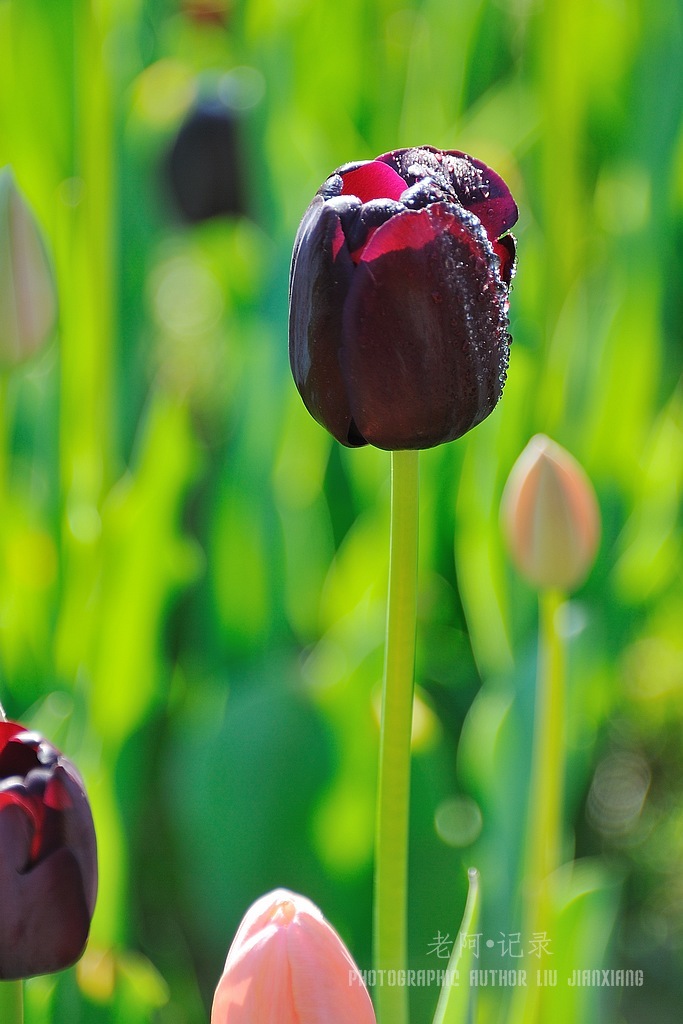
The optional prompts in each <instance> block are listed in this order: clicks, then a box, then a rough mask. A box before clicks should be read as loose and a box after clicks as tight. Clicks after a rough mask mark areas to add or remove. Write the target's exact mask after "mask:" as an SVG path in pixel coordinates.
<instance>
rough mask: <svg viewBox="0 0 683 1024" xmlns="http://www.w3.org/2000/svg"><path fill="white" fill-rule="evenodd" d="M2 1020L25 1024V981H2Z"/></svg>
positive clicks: (11, 1023) (0, 1013) (5, 1022)
mask: <svg viewBox="0 0 683 1024" xmlns="http://www.w3.org/2000/svg"><path fill="white" fill-rule="evenodd" d="M0 1021H2V1024H24V983H23V981H0Z"/></svg>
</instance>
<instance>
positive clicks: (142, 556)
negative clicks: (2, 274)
mask: <svg viewBox="0 0 683 1024" xmlns="http://www.w3.org/2000/svg"><path fill="white" fill-rule="evenodd" d="M681 54H683V7H682V5H681V3H680V0H659V2H657V3H651V2H649V0H572V2H571V3H561V2H559V0H545V2H543V0H535V2H534V0H513V2H508V3H503V2H502V0H421V2H410V0H404V2H398V0H377V2H374V3H373V2H363V0H346V2H345V4H344V5H343V7H340V5H338V4H335V5H332V4H326V3H323V2H320V0H243V2H239V0H233V2H231V0H214V2H211V0H186V2H185V3H181V0H99V2H95V0H0V166H4V165H6V164H11V166H12V167H13V170H14V173H15V176H16V180H17V183H18V185H19V187H20V188H21V190H22V191H23V193H24V195H25V196H26V198H27V199H28V201H29V202H30V204H31V206H32V208H33V210H34V212H35V214H36V216H37V218H38V219H39V221H40V223H41V226H42V228H43V230H44V232H45V235H46V239H47V243H48V247H49V251H50V254H51V258H52V260H53V263H54V267H55V272H56V277H57V284H58V289H59V304H60V317H59V326H58V330H57V332H56V336H55V337H54V338H53V339H52V341H51V342H50V344H49V345H48V346H47V347H46V348H45V349H44V350H43V351H42V352H41V353H40V354H38V355H37V356H35V357H33V358H32V359H31V360H30V361H27V362H25V363H24V364H23V365H21V366H19V367H17V368H15V369H13V370H11V371H7V372H4V374H3V378H2V404H3V408H2V432H1V434H0V673H1V677H0V685H1V687H2V699H3V702H4V704H5V706H6V709H7V712H8V715H9V716H10V717H13V718H18V719H21V720H23V721H26V722H28V723H30V724H31V725H34V726H36V727H38V728H40V729H42V730H43V731H44V732H45V733H46V734H48V735H49V737H50V738H51V739H52V740H53V741H54V742H55V743H57V744H58V745H60V746H61V747H62V749H64V750H65V752H67V753H68V754H69V756H71V757H72V759H73V760H74V761H76V762H77V763H78V765H79V766H80V768H81V770H82V772H83V774H84V776H85V778H86V782H87V786H88V790H89V794H90V796H91V800H92V804H93V810H94V815H95V820H96V825H97V828H98V835H99V843H100V866H101V884H100V896H99V902H98V907H97V911H96V915H95V919H94V922H93V929H92V938H91V943H90V947H89V951H88V953H87V955H86V957H85V959H84V960H83V961H82V963H81V965H80V967H79V968H78V969H77V970H76V969H73V970H71V971H68V972H66V973H65V974H63V975H61V976H59V977H50V978H39V979H34V980H33V981H31V982H30V983H29V984H28V986H27V1010H26V1016H27V1024H63V1022H66V1021H67V1020H68V1021H69V1024H108V1022H112V1024H114V1022H117V1024H137V1022H141V1024H142V1022H146V1021H154V1022H158V1024H199V1022H201V1021H205V1020H206V1019H207V1012H208V1011H207V1007H208V1005H209V1004H210V1000H211V996H212V992H213V987H214V985H215V983H216V981H217V979H218V976H219V973H220V970H221V967H222V963H223V960H224V958H225V953H226V950H227V947H228V945H229V942H230V940H231V938H232V935H233V933H234V930H235V928H236V926H237V924H238V922H239V919H240V918H241V916H242V914H243V912H244V911H245V909H246V908H247V906H248V905H249V903H250V902H251V901H252V900H253V899H254V898H256V897H257V896H258V895H260V894H261V893H263V892H265V891H267V890H268V889H270V888H273V887H275V886H278V885H285V886H288V887H290V888H293V889H295V890H298V891H300V892H302V893H305V894H306V895H307V896H309V897H310V898H312V899H313V900H314V901H316V902H317V903H318V904H319V905H320V906H321V908H322V909H323V911H324V913H325V914H326V916H327V917H328V918H329V919H330V920H331V921H332V922H333V923H334V925H335V926H336V927H337V929H338V930H339V931H340V932H341V933H342V935H343V936H344V938H345V940H346V941H347V943H348V944H349V946H350V948H351V950H352V952H353V954H354V956H355V958H356V960H357V962H358V964H359V965H360V966H361V967H362V968H369V967H370V918H371V887H372V832H373V814H374V799H375V771H376V747H377V736H378V729H377V698H378V683H379V680H380V677H381V670H382V643H383V629H384V622H383V616H384V603H385V592H386V572H387V547H388V539H387V526H388V470H389V462H388V456H387V455H386V453H383V452H378V451H376V450H370V449H363V450H358V451H348V450H345V449H341V448H340V447H339V446H338V445H337V444H336V443H334V442H332V441H331V439H330V438H329V437H328V436H327V435H326V433H325V432H324V431H323V430H322V429H321V428H320V427H318V426H317V425H316V424H315V423H314V422H313V421H312V420H311V419H310V418H309V417H308V415H307V413H306V412H305V410H304V407H303V405H302V403H301V401H300V399H299V397H298V395H297V394H296V391H295V389H294V386H293V384H292V382H291V380H290V377H289V369H288V360H287V278H288V268H289V258H290V252H291V245H292V241H293V238H294V234H295V232H296V228H297V225H298V222H299V219H300V217H301V215H302V213H303V211H304V209H305V207H306V205H307V204H308V202H309V200H310V198H311V196H312V195H313V193H314V192H315V190H316V189H317V188H318V186H319V185H320V183H321V182H322V180H323V179H324V178H325V177H327V175H328V174H329V173H330V172H331V171H332V170H333V169H334V168H335V167H336V166H338V165H339V164H341V163H344V162H347V161H349V160H355V159H361V158H369V157H372V156H374V155H375V154H377V153H381V152H384V151H386V150H388V149H393V148H398V147H405V146H409V145H417V144H423V143H428V144H431V145H434V146H437V147H440V148H445V149H448V148H452V149H460V150H465V151H467V152H470V153H472V154H473V155H475V156H476V157H478V158H479V159H482V160H484V161H486V162H488V163H489V164H491V165H492V166H493V167H494V168H495V169H496V170H497V171H498V172H499V173H500V174H502V176H503V177H504V178H505V179H506V180H507V181H508V183H509V184H510V187H511V189H512V191H513V194H514V195H515V196H516V198H517V200H518V203H519V207H520V221H519V225H518V228H517V229H516V234H517V237H518V241H519V271H518V276H517V278H516V281H515V284H514V289H513V293H512V308H511V320H512V333H513V337H514V344H513V349H512V356H511V365H510V372H509V376H508V383H507V386H506V389H505V393H504V397H503V400H502V402H501V403H500V405H499V407H498V408H497V409H496V411H495V412H494V413H493V415H492V416H491V417H490V418H489V419H488V420H486V421H485V423H483V424H482V425H481V426H479V427H478V428H476V430H474V431H473V432H472V433H471V434H470V435H469V436H468V437H466V438H464V439H462V440H460V441H458V442H455V443H453V444H451V445H448V446H445V447H442V448H439V449H435V450H432V451H429V452H426V453H425V454H424V455H423V457H422V460H421V472H422V481H421V488H422V495H421V496H422V505H421V550H420V619H419V624H418V629H419V632H418V655H417V682H418V696H419V700H418V718H417V723H416V730H415V739H414V775H413V811H412V822H411V828H412V832H411V891H410V909H411V921H410V937H411V966H414V967H416V968H424V969H427V968H430V967H432V966H436V967H444V966H445V961H439V962H438V963H437V962H436V959H437V958H435V956H434V955H433V942H434V939H435V937H436V936H437V934H439V933H440V934H441V936H444V935H448V936H449V937H450V940H451V946H452V941H453V940H454V939H455V936H456V933H457V928H458V923H459V920H460V916H461V913H462V907H463V904H464V898H465V889H466V870H465V869H466V868H467V867H468V866H469V865H470V864H476V865H477V866H479V868H480V869H481V871H482V876H483V878H482V885H483V893H484V917H483V921H482V932H483V934H485V935H489V934H490V935H491V936H493V937H494V938H495V939H496V941H498V940H499V938H500V936H501V935H502V936H503V937H505V936H509V935H511V934H513V933H516V932H519V928H520V925H519V921H518V910H517V906H516V896H517V892H516V878H517V875H518V862H519V849H520V841H521V835H522V829H523V819H524V813H525V793H526V786H527V779H528V771H529V767H528V761H529V753H528V752H529V742H530V735H531V720H530V716H531V708H532V695H533V683H534V671H535V669H534V662H535V645H536V604H535V595H534V594H533V592H532V591H531V590H530V589H529V587H528V586H527V585H525V584H524V583H523V582H522V581H521V580H520V579H519V578H518V577H517V576H516V575H515V573H514V572H513V570H512V569H511V567H510V565H509V561H508V559H507V556H506V554H505V551H504V550H503V547H502V544H501V539H500V531H499V526H498V506H499V501H500V495H501V491H502V488H503V485H504V482H505V479H506V476H507V474H508V472H509V470H510V467H511V465H512V463H513V462H514V460H515V459H516V457H517V455H518V454H519V452H520V451H521V450H522V448H523V447H524V445H525V444H526V442H527V441H528V439H529V437H530V436H531V435H532V434H533V433H536V432H538V431H542V432H545V433H547V434H549V435H550V436H552V437H553V438H554V439H555V440H556V441H558V442H560V443H561V444H563V445H565V446H566V447H567V448H569V450H570V451H571V452H572V453H573V454H574V455H575V456H576V457H577V458H578V459H579V460H580V461H581V462H582V463H583V465H584V466H585V468H586V469H587V471H588V472H589V474H590V476H591V478H592V480H593V482H594V484H595V487H596V490H597V492H598V496H599V500H600V504H601V510H602V516H603V539H602V545H601V550H600V555H599V559H598V563H597V565H596V567H595V570H594V571H593V573H592V576H591V577H590V579H589V581H588V582H587V584H586V585H585V586H584V587H583V588H582V590H581V591H580V592H579V593H577V594H576V595H574V596H573V598H572V601H571V603H570V606H569V608H568V609H566V611H567V614H566V616H565V621H566V626H567V635H568V645H569V657H570V708H569V711H568V730H569V743H570V762H569V766H568V779H567V786H568V807H567V825H568V835H570V836H571V844H569V843H568V846H567V850H566V855H567V859H570V858H571V857H572V856H576V858H577V859H579V861H580V865H579V868H578V870H577V871H576V872H575V874H574V876H573V879H572V881H571V883H570V891H569V893H568V896H567V906H568V908H569V911H570V912H571V913H573V914H574V915H575V919H576V920H577V921H578V922H579V924H578V926H577V928H576V930H575V933H573V934H574V935H575V946H574V947H573V948H572V957H573V959H572V961H571V967H572V968H573V967H577V968H583V967H587V968H597V967H600V966H616V967H629V968H637V969H642V970H643V971H644V972H645V985H644V986H643V987H642V988H641V989H636V990H633V989H625V990H618V989H617V990H611V991H601V990H599V989H595V990H586V991H583V992H581V993H577V995H576V998H577V1002H576V1003H575V1004H572V1006H571V1007H569V1008H568V1007H567V1006H564V1007H558V1008H557V1015H556V1016H555V1017H554V1021H555V1022H561V1021H565V1020H566V1021H569V1020H584V1021H589V1022H590V1024H597V1022H610V1024H611V1022H619V1024H626V1022H628V1024H641V1022H649V1021H654V1020H656V1021H657V1022H658V1024H668V1022H672V1024H673V1022H674V1021H679V1020H680V1000H681V986H680V979H681V977H683V941H682V938H683V747H682V744H681V727H682V725H683V629H682V628H681V623H682V621H683V588H682V587H681V561H682V560H681V515H680V496H681V488H682V486H683V446H682V444H681V434H682V430H683V415H682V407H681V399H682V396H681V388H680V380H681V363H682V360H681V350H682V345H681V340H682V333H683V328H682V325H683V273H682V271H681V253H682V252H683V116H682V115H683V60H682V59H681ZM207 102H211V103H213V104H214V106H216V105H217V106H218V107H220V108H221V110H222V115H221V116H223V117H225V119H226V121H229V123H230V125H231V129H230V131H231V132H232V133H233V134H232V135H231V139H232V143H231V149H230V153H229V154H228V165H227V166H228V170H227V171H226V170H225V168H224V169H223V171H224V173H225V174H227V173H228V172H230V173H232V172H233V171H234V172H235V173H236V174H237V175H238V177H239V181H241V189H240V194H239V195H236V196H233V200H234V209H233V212H228V213H226V214H224V215H221V216H217V217H212V218H210V219H207V220H201V221H197V222H192V221H190V222H188V220H187V219H183V218H182V217H181V215H180V211H179V207H178V203H177V200H174V196H173V192H172V189H171V188H170V186H169V181H170V177H169V162H170V160H171V158H170V156H169V154H170V153H171V150H172V147H173V144H174V140H175V139H176V137H177V135H178V132H179V130H180V127H181V125H182V124H183V122H184V121H185V120H186V119H187V118H188V116H191V114H192V111H193V110H196V109H197V105H198V104H199V105H200V108H201V109H205V107H203V106H202V105H204V104H206V103H207ZM195 145H197V146H199V149H198V150H196V149H195ZM197 151H198V152H200V153H201V152H202V150H201V140H200V142H199V143H196V144H195V143H194V142H193V143H192V144H190V145H189V146H186V147H185V149H184V150H183V151H181V153H180V155H179V156H178V154H177V152H176V158H177V159H178V160H180V165H181V173H182V174H183V175H184V177H183V181H184V183H185V186H186V192H189V194H190V196H192V195H193V192H194V191H196V192H197V196H196V197H195V198H196V199H197V202H199V203H200V204H201V202H202V196H203V195H204V193H205V191H206V183H203V182H202V180H201V175H199V174H198V173H196V167H194V163H193V154H194V153H196V152H197ZM193 167H194V169H193ZM568 884H569V883H568ZM565 924H566V922H565ZM563 927H564V925H563ZM567 927H568V926H567ZM526 939H528V937H525V936H522V941H523V942H524V941H525V940H526ZM526 944H527V945H528V943H526ZM449 948H450V947H449ZM430 949H432V952H430ZM496 966H519V965H518V964H510V963H509V962H507V963H500V962H497V963H496ZM553 966H556V965H553ZM437 994H438V993H437V991H436V989H435V988H430V989H414V990H413V991H412V993H411V998H412V999H413V1005H414V1010H415V1016H414V1019H415V1021H416V1022H418V1024H422V1022H425V1024H426V1022H427V1021H428V1020H429V1019H430V1014H431V1012H432V1011H433V1007H434V1005H435V1002H436V998H437ZM484 995H485V996H486V998H483V999H482V1004H481V1006H482V1014H483V1015H484V1018H483V1019H486V1020H491V1021H493V1020H497V1019H498V1017H497V1013H498V1012H499V1009H500V1006H501V1005H502V1003H501V1001H500V998H499V997H500V996H501V994H500V993H498V994H496V993H493V994H492V993H491V992H489V993H487V994H484Z"/></svg>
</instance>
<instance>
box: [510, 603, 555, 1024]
mask: <svg viewBox="0 0 683 1024" xmlns="http://www.w3.org/2000/svg"><path fill="white" fill-rule="evenodd" d="M564 599H565V598H564V595H563V594H562V593H561V592H560V591H557V590H545V591H542V592H541V593H540V594H539V639H538V674H537V681H536V709H535V715H534V739H533V749H532V763H531V785H530V803H529V815H528V822H527V839H526V843H527V847H526V862H525V873H524V883H523V884H524V888H523V896H524V907H523V915H522V917H523V922H524V935H525V937H526V938H531V936H532V935H533V934H535V933H542V932H545V934H546V936H547V937H548V939H549V941H550V942H552V940H553V935H552V928H553V924H554V922H553V918H552V906H551V899H550V892H549V884H548V880H549V877H550V875H552V873H553V872H554V871H556V870H557V868H558V867H559V866H560V864H561V862H562V816H563V801H564V772H565V761H566V743H567V741H566V733H565V716H566V693H565V690H566V680H565V674H566V673H565V651H564V642H563V639H562V637H561V636H560V634H559V632H558V629H557V619H558V614H557V613H558V610H559V608H560V607H561V605H562V604H563V602H564ZM540 1001H541V991H540V990H539V989H537V988H536V987H535V986H530V987H529V988H528V989H525V990H522V989H520V990H518V992H517V995H516V998H515V999H514V1000H513V1012H512V1013H511V1017H510V1021H511V1024H536V1022H537V1021H540V1020H541V1019H542V1017H539V1010H540Z"/></svg>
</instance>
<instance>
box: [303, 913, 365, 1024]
mask: <svg viewBox="0 0 683 1024" xmlns="http://www.w3.org/2000/svg"><path fill="white" fill-rule="evenodd" d="M287 939H288V953H289V962H290V965H291V973H292V992H293V996H294V1004H295V1006H296V1008H297V1014H298V1016H297V1020H298V1021H299V1022H300V1024H319V1022H320V1021H325V1024H349V1022H350V1021H353V1024H375V1011H374V1009H373V1006H372V1002H371V1000H370V996H369V995H368V991H367V989H366V988H365V985H364V984H363V983H362V981H361V978H360V975H359V973H358V969H357V968H356V965H355V964H354V962H353V960H352V959H351V957H350V955H349V954H348V952H347V950H346V948H345V946H344V945H343V943H342V941H341V939H340V938H339V936H338V935H337V933H336V932H335V931H334V930H333V929H332V928H331V927H330V926H329V925H326V927H325V928H321V927H320V924H319V923H318V922H317V921H315V920H314V919H312V918H310V917H309V916H308V915H306V914H301V915H299V916H298V917H297V921H296V926H295V927H292V928H289V929H288V931H287Z"/></svg>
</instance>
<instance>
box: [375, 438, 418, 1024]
mask: <svg viewBox="0 0 683 1024" xmlns="http://www.w3.org/2000/svg"><path fill="white" fill-rule="evenodd" d="M418 480H419V472H418V453H417V452H416V451H399V452H392V453H391V540H390V559H389V600H388V606H387V634H386V653H385V661H384V688H383V693H382V722H381V727H380V746H379V782H378V797H377V831H376V834H375V897H374V962H375V967H376V968H377V969H378V970H402V969H404V968H405V967H406V966H407V954H408V941H407V916H408V915H407V904H408V815H409V804H410V734H411V726H412V718H413V683H414V669H415V620H416V614H417V526H418ZM376 998H377V1006H376V1011H377V1020H378V1022H379V1024H408V989H407V988H406V987H405V986H400V985H394V986H386V985H385V986H378V987H377V989H376Z"/></svg>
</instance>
